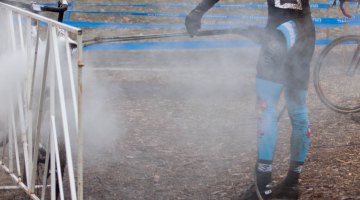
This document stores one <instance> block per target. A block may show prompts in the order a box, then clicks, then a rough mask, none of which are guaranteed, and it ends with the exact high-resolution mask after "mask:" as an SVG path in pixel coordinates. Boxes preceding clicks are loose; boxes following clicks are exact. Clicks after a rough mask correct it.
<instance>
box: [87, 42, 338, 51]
mask: <svg viewBox="0 0 360 200" xmlns="http://www.w3.org/2000/svg"><path fill="white" fill-rule="evenodd" d="M330 42H331V40H327V39H321V40H317V41H316V45H327V44H329V43H330ZM250 47H259V45H258V44H256V43H254V42H252V41H250V40H222V41H213V40H212V41H186V42H184V41H181V42H121V43H120V42H119V43H100V44H93V45H89V46H86V47H84V50H85V51H129V50H171V49H215V48H250Z"/></svg>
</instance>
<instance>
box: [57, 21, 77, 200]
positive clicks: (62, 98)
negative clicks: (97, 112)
mask: <svg viewBox="0 0 360 200" xmlns="http://www.w3.org/2000/svg"><path fill="white" fill-rule="evenodd" d="M51 40H52V44H53V45H52V49H53V52H54V58H55V67H56V80H57V87H58V94H59V99H60V102H59V103H60V112H61V118H62V126H63V131H64V139H65V149H66V159H67V164H68V173H69V179H70V181H69V183H70V191H71V199H73V200H76V199H77V195H76V187H75V176H74V171H73V169H74V167H73V161H72V155H71V144H70V134H69V125H68V119H67V112H66V106H65V104H66V102H65V94H64V83H63V80H62V73H61V66H60V54H59V49H58V44H57V41H58V40H57V37H56V29H55V28H54V27H52V28H51Z"/></svg>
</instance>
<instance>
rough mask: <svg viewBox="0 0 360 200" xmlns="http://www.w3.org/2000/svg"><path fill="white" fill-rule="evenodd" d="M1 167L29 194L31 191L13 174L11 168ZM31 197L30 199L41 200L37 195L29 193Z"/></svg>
mask: <svg viewBox="0 0 360 200" xmlns="http://www.w3.org/2000/svg"><path fill="white" fill-rule="evenodd" d="M1 167H2V168H3V169H4V170H5V172H6V173H8V174H9V175H10V177H11V178H12V179H13V180H14V181H15V182H16V183H17V184H18V185H19V187H21V188H22V189H23V190H24V191H25V192H28V191H29V189H28V187H27V186H26V185H25V184H24V183H23V182H21V179H19V178H18V177H17V176H16V175H15V174H14V173H12V172H11V171H10V170H9V168H7V167H6V166H5V165H1ZM27 194H28V195H29V197H30V198H31V199H33V200H40V199H39V198H38V197H37V196H36V195H34V194H31V193H27Z"/></svg>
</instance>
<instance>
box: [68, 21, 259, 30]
mask: <svg viewBox="0 0 360 200" xmlns="http://www.w3.org/2000/svg"><path fill="white" fill-rule="evenodd" d="M64 23H65V24H68V25H71V26H76V27H79V28H168V29H185V25H183V24H122V23H120V24H115V23H103V22H80V21H65V22H64ZM262 26H263V25H260V27H262ZM202 27H203V28H204V29H232V28H246V27H249V26H246V25H230V24H228V25H203V26H202Z"/></svg>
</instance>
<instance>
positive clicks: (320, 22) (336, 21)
mask: <svg viewBox="0 0 360 200" xmlns="http://www.w3.org/2000/svg"><path fill="white" fill-rule="evenodd" d="M252 18H256V16H248V17H247V19H249V20H251V19H252ZM256 19H257V20H260V19H261V18H260V17H259V18H256ZM265 19H266V18H265ZM313 21H314V24H315V27H317V28H325V27H339V26H344V25H345V24H346V25H348V26H358V25H360V18H359V15H357V16H355V17H353V18H351V19H349V18H318V17H315V18H313ZM64 23H66V24H69V25H72V26H76V27H80V28H168V29H184V28H185V26H184V25H183V24H124V23H104V22H81V21H65V22H64ZM264 23H265V22H264ZM264 25H265V24H260V25H257V26H260V27H261V26H264ZM242 27H248V26H246V25H240V24H231V25H230V24H229V25H221V24H219V25H204V26H203V28H207V29H211V28H214V29H223V28H242Z"/></svg>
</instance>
